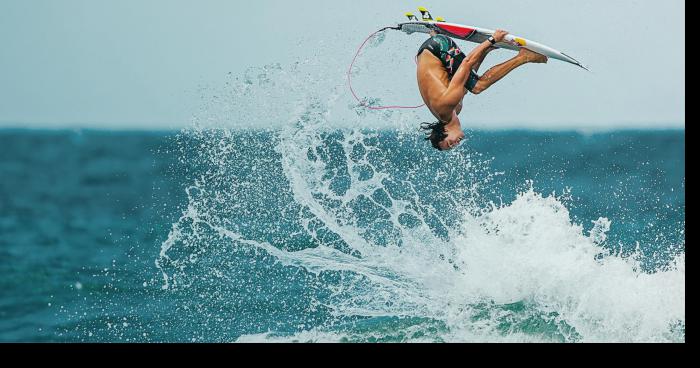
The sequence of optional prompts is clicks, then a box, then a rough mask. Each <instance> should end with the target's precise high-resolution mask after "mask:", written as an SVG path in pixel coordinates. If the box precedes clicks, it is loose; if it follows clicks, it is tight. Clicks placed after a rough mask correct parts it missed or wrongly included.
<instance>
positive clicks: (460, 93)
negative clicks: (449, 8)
mask: <svg viewBox="0 0 700 368" xmlns="http://www.w3.org/2000/svg"><path fill="white" fill-rule="evenodd" d="M430 35H431V37H430V39H428V40H427V41H425V43H424V44H423V45H422V46H421V47H420V49H419V50H418V88H419V89H420V93H421V96H422V97H423V100H424V101H425V104H426V106H427V107H428V109H430V112H432V113H433V115H435V117H436V118H437V119H438V121H437V122H436V123H432V124H430V123H423V125H422V126H421V128H422V129H423V130H425V132H426V134H428V136H427V138H426V140H428V141H430V142H431V143H432V145H433V147H435V148H436V149H438V150H441V151H446V150H450V149H452V148H454V147H456V146H458V145H459V143H460V142H461V141H462V139H464V132H463V131H462V129H461V123H460V120H459V117H458V115H459V114H460V112H461V111H462V100H463V99H464V96H465V95H466V94H467V91H468V92H471V93H473V94H475V95H478V94H480V93H482V92H484V91H485V90H487V89H488V88H489V87H491V86H492V85H493V84H494V83H496V82H498V81H499V80H501V79H502V78H503V77H505V76H506V75H507V74H508V73H510V72H511V71H513V70H514V69H516V68H518V67H520V66H522V65H525V64H528V63H547V61H548V59H547V57H546V56H544V55H540V54H538V53H536V52H534V51H530V50H527V49H525V48H522V49H521V50H520V53H519V54H518V55H517V56H515V57H514V58H512V59H510V60H508V61H506V62H504V63H502V64H499V65H496V66H494V67H493V68H491V69H489V70H488V71H486V72H485V73H484V74H483V75H482V76H479V75H478V74H477V73H478V71H479V67H480V66H481V63H482V62H483V61H484V59H485V58H486V55H488V54H489V53H490V52H491V51H493V50H495V49H497V48H498V47H496V46H495V45H496V43H498V42H502V41H503V39H504V38H505V37H506V36H507V35H508V32H506V31H504V30H497V31H496V32H495V33H494V35H493V36H491V37H490V38H489V39H488V40H487V41H484V43H482V44H481V45H479V46H477V47H476V48H475V49H474V50H472V52H470V53H469V54H468V55H464V53H463V52H462V51H461V50H460V48H459V47H458V46H457V44H456V43H455V42H454V41H453V40H452V39H451V38H449V37H447V36H445V35H441V34H438V33H437V32H435V31H432V32H431V33H430ZM426 50H427V51H428V52H424V51H426Z"/></svg>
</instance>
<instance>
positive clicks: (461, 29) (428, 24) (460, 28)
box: [397, 7, 588, 70]
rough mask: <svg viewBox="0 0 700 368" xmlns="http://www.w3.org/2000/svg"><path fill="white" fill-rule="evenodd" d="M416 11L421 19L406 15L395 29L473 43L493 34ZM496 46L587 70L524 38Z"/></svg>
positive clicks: (573, 60)
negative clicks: (439, 35) (433, 32)
mask: <svg viewBox="0 0 700 368" xmlns="http://www.w3.org/2000/svg"><path fill="white" fill-rule="evenodd" d="M418 10H419V11H420V12H421V15H422V17H421V19H418V17H416V16H415V15H414V14H413V13H406V17H408V20H409V21H408V22H405V23H399V24H398V26H397V29H399V30H401V31H403V32H405V33H407V34H413V33H428V34H429V33H430V32H431V31H435V32H437V33H438V34H443V35H445V36H448V37H451V38H456V39H460V40H464V41H470V42H475V43H483V42H485V41H486V40H488V39H489V37H491V36H492V35H493V34H494V33H495V31H494V30H491V29H487V28H480V27H474V26H466V25H462V24H457V23H448V22H446V21H445V19H444V18H442V17H438V18H436V19H433V17H432V15H430V12H429V11H428V10H427V9H426V8H424V7H420V8H418ZM496 46H497V47H499V48H503V49H507V50H513V51H520V49H521V48H526V49H528V50H531V51H534V52H536V53H539V54H542V55H545V56H547V57H549V58H552V59H556V60H561V61H564V62H567V63H571V64H573V65H576V66H579V67H581V68H583V69H586V70H588V68H586V67H585V66H583V64H581V63H580V62H579V61H578V60H576V59H574V58H573V57H571V56H569V55H567V54H565V53H563V52H561V51H559V50H556V49H554V48H552V47H549V46H547V45H544V44H542V43H539V42H535V41H532V40H528V39H526V38H524V37H518V36H515V35H510V34H509V35H507V36H506V38H505V39H504V40H503V42H499V43H497V44H496Z"/></svg>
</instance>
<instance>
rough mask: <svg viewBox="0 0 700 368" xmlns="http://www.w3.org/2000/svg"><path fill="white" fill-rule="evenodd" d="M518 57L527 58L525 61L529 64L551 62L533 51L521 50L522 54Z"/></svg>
mask: <svg viewBox="0 0 700 368" xmlns="http://www.w3.org/2000/svg"><path fill="white" fill-rule="evenodd" d="M518 56H520V57H522V58H525V61H526V62H528V63H535V64H547V62H548V61H549V58H547V57H546V56H544V55H542V54H538V53H536V52H534V51H532V50H528V49H525V48H523V49H520V53H519V54H518Z"/></svg>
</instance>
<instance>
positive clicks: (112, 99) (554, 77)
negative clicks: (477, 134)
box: [0, 0, 685, 130]
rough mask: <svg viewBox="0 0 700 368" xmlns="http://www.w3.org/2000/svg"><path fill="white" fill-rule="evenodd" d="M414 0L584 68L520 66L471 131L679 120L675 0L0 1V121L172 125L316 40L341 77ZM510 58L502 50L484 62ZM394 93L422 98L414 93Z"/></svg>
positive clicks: (485, 98) (681, 53) (679, 18)
mask: <svg viewBox="0 0 700 368" xmlns="http://www.w3.org/2000/svg"><path fill="white" fill-rule="evenodd" d="M421 5H422V6H426V7H428V8H429V9H430V10H431V12H432V13H433V15H434V16H438V15H441V16H444V17H446V18H447V20H448V21H452V22H455V23H461V24H467V25H472V26H478V27H484V28H491V29H496V28H503V29H506V30H509V31H511V32H512V33H513V34H516V35H519V36H523V37H526V38H529V39H532V40H535V41H539V42H542V43H544V44H547V45H550V46H552V47H554V48H557V49H560V50H562V51H564V52H566V53H567V54H569V55H572V56H573V57H575V58H576V59H578V60H580V61H581V62H582V63H584V64H585V65H587V66H588V67H589V68H590V69H591V72H590V73H588V72H585V71H583V70H580V69H577V68H575V67H572V66H570V65H568V64H565V63H561V62H558V61H550V63H549V64H548V65H546V66H528V67H525V68H523V70H517V71H516V72H514V73H513V75H512V76H508V77H507V79H506V80H504V81H503V82H500V84H501V85H499V86H497V88H493V91H488V92H487V93H485V94H482V95H479V96H472V97H469V98H474V100H470V103H471V105H467V106H468V110H469V112H468V113H469V114H470V115H469V118H470V119H469V120H470V121H472V122H473V123H474V124H475V126H480V127H487V128H535V129H552V128H590V129H609V128H681V129H684V127H685V33H684V32H685V5H684V1H682V0H672V1H663V2H654V1H650V0H637V1H633V0H615V1H609V0H590V1H580V0H536V1H535V0H532V1H526V0H500V1H497V2H473V3H471V2H465V1H459V0H431V1H411V0H403V1H398V0H395V1H376V0H353V1H322V0H299V1H288V0H258V1H245V2H242V1H232V0H197V1H194V0H187V1H186V0H60V1H58V0H2V1H0V128H2V127H29V128H64V127H71V128H74V127H90V128H108V129H154V130H159V129H180V128H182V127H185V126H187V125H188V124H191V121H192V118H193V114H196V111H197V110H198V105H199V104H201V99H198V98H197V91H198V90H199V88H200V87H202V86H209V85H213V86H215V85H218V84H221V83H222V81H223V80H224V79H225V76H226V75H227V74H228V73H232V74H234V75H239V74H240V75H242V74H243V73H244V72H245V70H246V69H248V68H250V67H255V66H260V65H265V64H271V63H280V64H281V65H282V66H283V67H284V66H286V65H291V64H292V63H294V62H295V61H298V60H301V59H303V58H305V57H308V50H307V49H306V47H319V46H318V45H326V46H324V47H328V48H329V51H330V52H329V55H331V56H329V57H333V58H334V60H333V62H337V63H338V65H339V67H338V70H339V71H338V73H342V71H343V70H345V69H346V68H347V65H349V63H350V61H351V60H352V57H353V55H354V52H355V51H356V49H357V46H358V45H359V44H360V43H361V42H362V40H364V38H365V37H366V36H367V35H368V34H370V33H371V32H372V31H374V30H376V29H377V28H379V27H382V26H385V25H393V24H396V23H398V22H401V21H403V20H404V18H403V14H404V13H405V12H406V11H413V12H416V13H417V11H416V10H415V9H416V8H417V7H418V6H421ZM414 39H415V40H416V41H415V45H412V44H411V45H410V48H408V47H404V46H401V48H399V49H395V50H393V51H392V52H391V53H390V55H392V56H394V55H397V54H400V55H401V57H403V54H406V55H405V58H406V60H409V59H411V58H412V57H413V56H414V55H415V52H416V51H417V49H418V47H419V46H420V43H422V42H421V40H419V39H416V38H414ZM414 39H406V40H408V41H410V42H413V40H414ZM404 43H405V42H404ZM328 45H331V46H328ZM472 46H473V45H471V46H469V47H472ZM381 47H383V48H387V49H391V48H392V47H398V46H396V44H392V43H391V42H385V43H384V44H382V45H381ZM511 56H513V55H510V54H508V53H507V51H502V54H501V55H500V59H498V58H497V57H495V60H493V61H492V64H493V63H495V62H500V61H504V60H506V59H507V58H508V57H511ZM364 62H365V63H371V60H369V61H368V60H365V61H364ZM376 64H377V68H381V67H382V65H385V63H383V61H381V60H377V63H376ZM400 65H401V66H402V67H401V68H394V69H397V70H387V74H388V75H391V77H392V78H400V79H402V80H404V77H405V82H406V83H409V82H410V83H414V80H415V70H411V68H410V63H404V62H402V63H400ZM403 66H406V67H403ZM384 67H386V66H384ZM404 69H405V70H404ZM380 70H381V69H380ZM392 73H393V74H392ZM323 77H324V76H319V78H323ZM327 77H329V78H330V77H331V76H327ZM333 78H337V76H333ZM358 83H362V81H360V82H358ZM365 84H366V81H365ZM347 93H348V94H349V93H350V92H349V90H348V91H347ZM400 97H401V98H402V99H410V100H411V101H410V102H419V100H418V101H416V100H415V99H417V98H419V96H418V95H417V89H415V91H413V90H408V91H407V93H405V95H401V96H400ZM402 102H403V100H402ZM427 114H429V113H427V112H426V115H427Z"/></svg>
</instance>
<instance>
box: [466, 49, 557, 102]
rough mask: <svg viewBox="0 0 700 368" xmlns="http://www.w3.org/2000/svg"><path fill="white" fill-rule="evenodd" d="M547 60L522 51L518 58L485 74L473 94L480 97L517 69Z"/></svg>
mask: <svg viewBox="0 0 700 368" xmlns="http://www.w3.org/2000/svg"><path fill="white" fill-rule="evenodd" d="M546 62H547V58H546V57H544V56H542V55H540V54H536V53H534V52H532V51H529V50H525V49H522V50H521V51H520V53H519V54H518V56H516V57H514V58H512V59H510V60H508V61H506V62H505V63H502V64H499V65H496V66H494V67H493V68H491V69H489V70H487V71H486V73H484V75H482V76H481V77H480V78H479V81H478V82H477V83H476V85H475V86H474V88H472V90H471V92H472V93H473V94H475V95H478V94H479V93H481V92H484V91H485V90H487V89H489V87H491V86H492V85H494V84H495V83H496V82H498V81H499V80H501V79H502V78H503V77H505V76H506V75H508V73H510V72H512V71H513V70H515V69H516V68H518V67H520V66H523V65H525V64H528V63H546Z"/></svg>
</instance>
